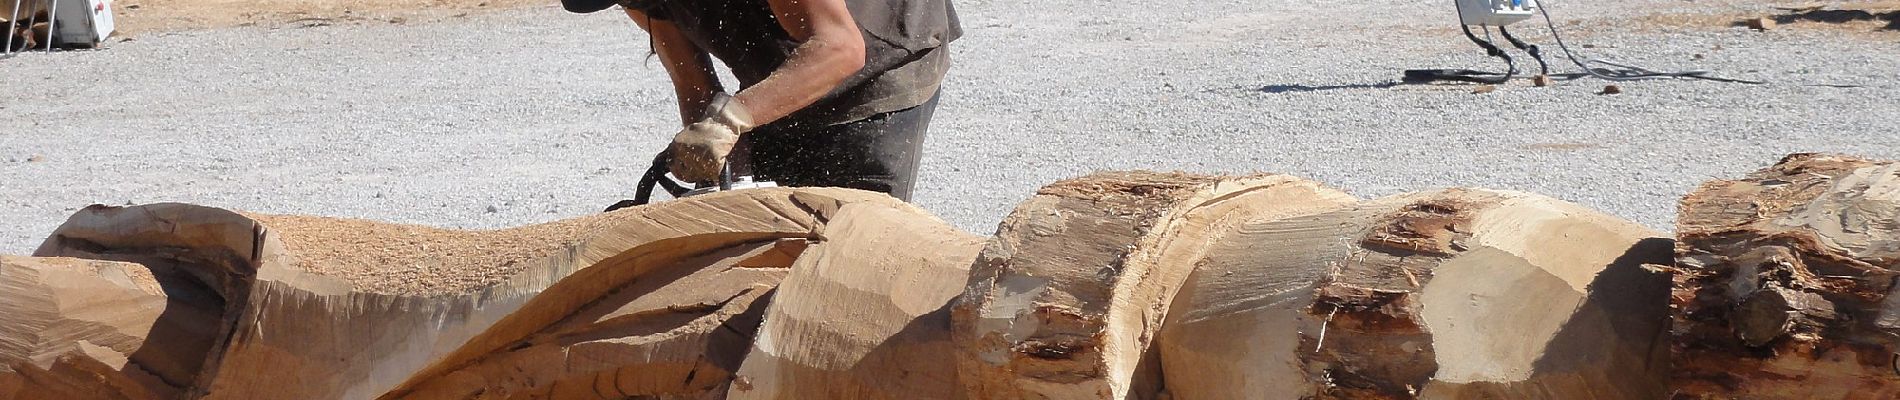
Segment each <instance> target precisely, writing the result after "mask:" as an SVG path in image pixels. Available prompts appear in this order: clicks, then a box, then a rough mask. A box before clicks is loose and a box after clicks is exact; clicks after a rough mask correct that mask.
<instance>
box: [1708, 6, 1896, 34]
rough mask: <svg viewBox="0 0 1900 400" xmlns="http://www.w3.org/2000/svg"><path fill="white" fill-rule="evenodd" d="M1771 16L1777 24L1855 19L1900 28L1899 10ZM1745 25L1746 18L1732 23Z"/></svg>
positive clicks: (1815, 11)
mask: <svg viewBox="0 0 1900 400" xmlns="http://www.w3.org/2000/svg"><path fill="white" fill-rule="evenodd" d="M1773 18H1774V20H1775V23H1777V24H1791V23H1795V22H1821V23H1829V24H1842V23H1848V22H1857V21H1887V26H1886V27H1884V28H1883V29H1889V30H1900V10H1886V11H1868V10H1807V11H1801V12H1796V13H1793V14H1785V15H1776V16H1774V17H1773ZM1747 25H1748V21H1746V20H1743V21H1736V22H1735V24H1734V26H1747Z"/></svg>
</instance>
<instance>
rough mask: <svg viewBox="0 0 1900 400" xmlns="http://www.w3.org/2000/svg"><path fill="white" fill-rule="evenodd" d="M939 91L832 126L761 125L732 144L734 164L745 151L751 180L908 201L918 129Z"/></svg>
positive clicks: (920, 138) (919, 149) (918, 153)
mask: <svg viewBox="0 0 1900 400" xmlns="http://www.w3.org/2000/svg"><path fill="white" fill-rule="evenodd" d="M941 96H942V93H941V92H939V93H938V94H936V95H932V96H931V97H930V100H929V101H925V102H924V103H923V104H921V105H918V106H916V107H911V108H907V109H903V110H898V111H892V112H888V113H883V114H877V115H873V116H871V117H869V118H865V119H861V120H857V121H852V122H848V123H844V124H838V125H831V126H816V127H813V126H801V125H799V124H797V123H785V124H780V123H772V124H767V125H765V126H761V127H758V128H757V129H753V130H752V132H750V133H747V134H746V135H745V136H746V138H745V139H744V140H742V141H741V143H740V144H739V145H738V147H737V148H736V149H734V153H735V154H734V157H733V160H734V164H735V165H744V164H745V162H746V160H747V159H748V155H747V154H746V153H748V152H749V153H750V154H749V156H750V157H749V159H750V165H751V169H750V170H751V173H752V175H753V177H754V179H757V180H764V181H772V182H774V183H777V184H778V185H779V186H828V187H844V188H852V189H863V190H869V191H874V192H883V193H886V194H889V195H891V197H896V198H898V199H900V200H904V201H910V194H911V189H912V187H913V186H915V185H916V182H917V166H918V164H919V161H921V159H922V158H923V149H924V131H925V128H927V127H928V126H929V125H930V115H931V113H932V112H934V111H936V108H937V98H938V97H941ZM744 171H745V168H744V167H739V168H738V169H736V170H735V172H740V173H743V172H744Z"/></svg>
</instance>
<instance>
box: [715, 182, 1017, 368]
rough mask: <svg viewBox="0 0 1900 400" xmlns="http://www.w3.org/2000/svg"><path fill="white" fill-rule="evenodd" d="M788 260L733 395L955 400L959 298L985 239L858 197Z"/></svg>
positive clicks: (911, 212) (922, 214)
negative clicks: (952, 305) (953, 321)
mask: <svg viewBox="0 0 1900 400" xmlns="http://www.w3.org/2000/svg"><path fill="white" fill-rule="evenodd" d="M821 236H823V237H824V238H825V240H824V241H822V242H819V243H817V244H814V245H813V246H812V248H811V249H809V250H806V251H805V256H804V257H800V258H799V259H798V263H797V264H794V265H793V266H792V271H791V275H790V276H789V277H787V278H785V281H784V282H783V283H781V284H780V285H779V287H778V290H777V292H776V293H775V294H773V295H772V305H771V306H770V307H768V308H766V316H765V324H764V326H761V327H760V328H759V334H758V337H757V339H756V340H755V341H754V343H753V346H752V353H751V354H750V355H747V356H746V358H745V364H744V366H743V367H741V368H740V370H739V378H738V379H739V380H738V381H737V382H735V384H734V386H733V388H732V389H731V390H730V391H729V394H728V398H730V399H735V400H736V399H866V400H874V399H916V400H926V399H957V398H960V397H959V396H958V393H959V392H960V390H958V387H957V382H956V366H955V364H954V363H950V362H946V361H945V358H946V357H947V355H948V354H950V352H951V346H950V337H949V336H950V335H949V332H950V313H949V308H948V307H949V306H948V303H949V301H950V300H951V298H953V297H955V296H956V295H957V294H959V293H962V292H963V285H964V283H965V282H966V281H967V280H968V279H969V268H970V263H971V262H972V261H974V260H975V259H976V253H977V252H978V251H980V250H982V248H983V238H981V237H978V236H976V235H971V234H969V233H965V232H962V231H959V230H956V228H953V227H951V226H949V225H948V224H945V223H943V222H942V221H939V220H937V219H936V217H932V216H929V215H928V214H924V213H921V212H918V211H915V210H906V209H900V208H895V207H882V206H877V205H871V204H853V205H848V206H845V207H844V208H843V209H840V210H839V211H838V216H837V217H836V218H835V221H834V222H833V223H831V224H829V225H826V226H825V227H824V232H823V233H821Z"/></svg>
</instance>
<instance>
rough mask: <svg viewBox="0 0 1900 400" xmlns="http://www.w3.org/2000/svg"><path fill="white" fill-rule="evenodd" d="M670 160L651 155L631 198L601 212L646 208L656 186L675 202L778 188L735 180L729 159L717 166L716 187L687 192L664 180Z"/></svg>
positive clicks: (668, 156) (768, 183)
mask: <svg viewBox="0 0 1900 400" xmlns="http://www.w3.org/2000/svg"><path fill="white" fill-rule="evenodd" d="M672 158H673V156H672V153H671V152H665V151H662V152H660V154H659V155H656V156H653V165H652V166H649V167H647V172H646V174H642V175H641V176H640V183H639V184H637V185H634V189H633V198H632V199H627V200H621V201H619V202H617V203H614V204H613V205H611V206H607V210H606V211H605V212H612V211H614V210H619V209H622V208H627V207H633V206H643V205H647V204H648V203H651V202H652V199H653V187H654V186H659V187H660V188H661V189H666V193H667V195H670V196H673V198H676V199H680V198H687V197H693V196H698V195H702V194H707V193H712V192H723V191H728V190H739V189H753V188H768V187H777V186H778V184H777V183H774V182H772V181H755V180H753V179H752V177H751V176H749V175H748V176H737V177H735V176H733V174H732V162H731V161H730V160H727V161H726V162H725V163H723V164H720V166H719V182H718V183H717V184H713V185H699V186H698V187H695V188H692V189H687V188H686V184H685V183H684V182H680V181H676V180H673V178H668V177H667V176H666V174H667V173H670V172H672V171H670V170H668V169H667V167H666V164H667V162H669V161H672Z"/></svg>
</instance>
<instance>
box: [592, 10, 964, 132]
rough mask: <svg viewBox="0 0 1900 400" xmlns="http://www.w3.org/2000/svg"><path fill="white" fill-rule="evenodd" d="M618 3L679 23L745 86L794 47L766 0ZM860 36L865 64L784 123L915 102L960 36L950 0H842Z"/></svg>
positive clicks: (832, 120)
mask: <svg viewBox="0 0 1900 400" xmlns="http://www.w3.org/2000/svg"><path fill="white" fill-rule="evenodd" d="M621 4H622V6H625V7H627V8H630V9H634V10H639V11H641V12H642V13H644V14H646V15H647V16H648V17H651V18H654V19H661V20H666V21H668V22H672V23H673V24H674V25H676V26H679V27H680V30H681V31H683V32H684V34H685V35H686V37H687V38H688V39H689V40H692V41H693V44H695V45H698V46H699V47H700V48H701V49H704V50H706V52H707V53H710V54H711V55H712V56H713V57H715V58H718V59H719V60H720V61H721V62H724V63H725V64H726V66H727V67H728V68H730V69H732V72H733V75H734V77H736V78H738V79H739V84H740V88H741V89H743V88H747V87H751V86H752V85H755V84H758V83H759V81H762V80H765V78H766V77H767V76H769V75H771V74H772V71H774V70H777V69H778V68H779V66H780V65H783V64H784V63H785V61H786V60H787V59H789V58H790V57H791V55H792V51H793V50H794V49H796V48H797V47H798V43H797V42H795V41H793V40H792V39H791V35H790V34H789V33H786V32H785V29H784V28H782V27H781V26H780V25H779V23H778V19H777V18H776V17H775V16H774V15H773V14H772V10H771V8H770V7H769V6H768V5H767V4H766V1H765V0H623V1H622V3H621ZM845 4H846V7H848V8H849V9H850V10H851V16H852V19H854V20H856V21H857V23H858V30H859V31H861V32H863V34H864V45H865V46H864V47H865V53H866V54H865V62H864V68H863V69H861V70H859V71H858V72H857V73H856V74H852V75H851V76H850V77H848V78H845V80H844V82H842V83H840V84H839V85H838V87H837V88H836V89H834V90H832V92H831V93H828V94H826V95H825V96H824V97H822V98H820V99H819V100H818V101H817V102H816V103H813V104H812V105H811V106H809V107H806V108H804V109H802V110H799V111H798V112H795V113H793V114H792V115H790V116H787V117H786V119H785V120H787V121H797V122H798V123H801V124H802V123H816V124H823V125H832V124H840V123H845V122H851V121H856V120H860V119H864V118H866V117H870V116H872V115H876V114H880V113H885V112H891V111H897V110H902V109H906V108H910V107H915V106H917V105H919V104H923V102H924V101H926V100H929V99H930V97H931V95H934V94H936V91H937V87H938V85H939V84H940V83H941V82H942V81H943V75H944V72H945V71H947V70H948V69H949V66H950V60H949V51H948V50H947V49H945V45H947V44H948V43H949V42H950V41H952V40H956V39H957V38H958V37H959V36H961V35H962V33H963V32H962V28H961V26H959V24H958V21H957V17H956V11H955V10H954V9H953V8H952V6H951V5H950V2H949V0H846V1H845Z"/></svg>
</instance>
